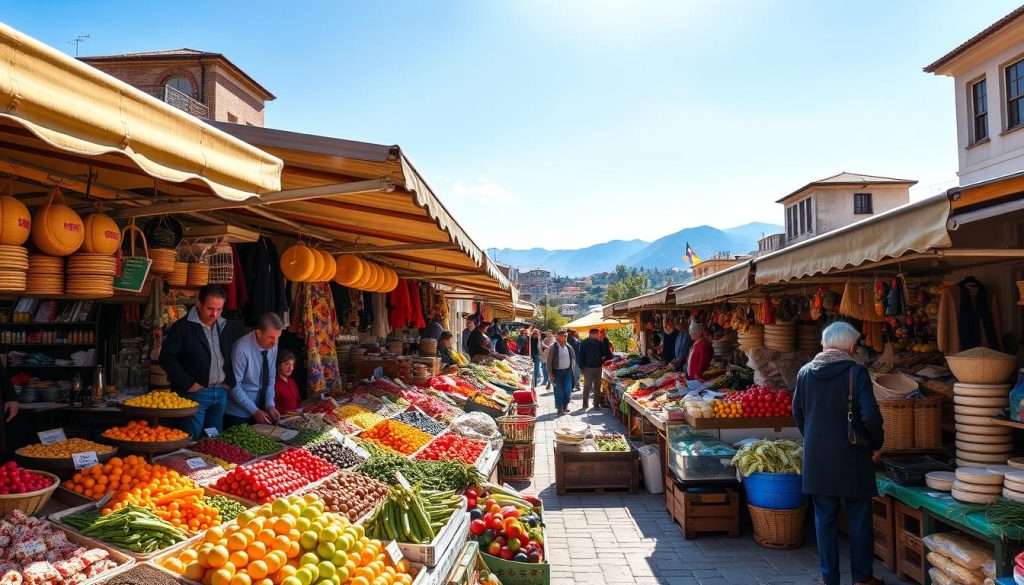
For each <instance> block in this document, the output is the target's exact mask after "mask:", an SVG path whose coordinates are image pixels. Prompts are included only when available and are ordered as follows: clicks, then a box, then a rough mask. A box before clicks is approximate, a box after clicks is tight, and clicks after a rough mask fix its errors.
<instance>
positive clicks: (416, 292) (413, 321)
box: [408, 280, 427, 329]
mask: <svg viewBox="0 0 1024 585" xmlns="http://www.w3.org/2000/svg"><path fill="white" fill-rule="evenodd" d="M408 283H409V324H410V325H412V326H413V327H415V328H416V329H423V328H425V327H426V326H427V322H426V320H424V319H423V304H422V303H421V302H420V283H419V282H417V281H415V280H409V281H408Z"/></svg>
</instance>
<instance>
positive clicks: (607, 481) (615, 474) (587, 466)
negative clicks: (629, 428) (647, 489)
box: [554, 445, 640, 495]
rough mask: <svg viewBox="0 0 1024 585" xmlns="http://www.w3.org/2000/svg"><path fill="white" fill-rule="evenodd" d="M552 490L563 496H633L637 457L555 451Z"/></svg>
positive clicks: (637, 481)
mask: <svg viewBox="0 0 1024 585" xmlns="http://www.w3.org/2000/svg"><path fill="white" fill-rule="evenodd" d="M554 453H555V489H556V490H557V492H558V495H565V494H567V493H595V494H597V493H604V492H629V493H631V494H633V493H636V492H637V490H638V489H639V487H640V474H639V472H638V467H639V461H640V454H639V452H638V451H637V450H636V448H635V447H633V445H630V447H629V451H605V452H601V451H597V452H589V453H582V452H572V451H559V450H557V449H555V451H554Z"/></svg>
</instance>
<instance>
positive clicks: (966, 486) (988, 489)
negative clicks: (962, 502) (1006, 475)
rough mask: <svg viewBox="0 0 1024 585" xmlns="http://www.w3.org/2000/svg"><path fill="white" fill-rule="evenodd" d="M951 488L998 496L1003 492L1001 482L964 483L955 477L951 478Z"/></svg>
mask: <svg viewBox="0 0 1024 585" xmlns="http://www.w3.org/2000/svg"><path fill="white" fill-rule="evenodd" d="M953 489H955V490H957V491H961V492H971V493H972V494H984V495H992V496H998V495H999V494H1001V493H1002V492H1003V484H999V485H981V484H976V483H966V482H962V481H960V480H959V479H956V480H953Z"/></svg>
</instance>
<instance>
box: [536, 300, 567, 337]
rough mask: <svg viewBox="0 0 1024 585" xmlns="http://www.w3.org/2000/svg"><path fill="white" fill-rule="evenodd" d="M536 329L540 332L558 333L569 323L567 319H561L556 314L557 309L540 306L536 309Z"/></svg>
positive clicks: (557, 313) (560, 316)
mask: <svg viewBox="0 0 1024 585" xmlns="http://www.w3.org/2000/svg"><path fill="white" fill-rule="evenodd" d="M535 321H536V324H537V327H539V328H540V330H541V331H556V332H557V331H558V330H559V329H561V328H562V327H565V324H566V323H568V322H569V320H568V319H566V318H565V317H563V316H562V315H561V313H559V312H558V308H557V307H551V306H548V305H541V306H539V307H537V317H536V318H535Z"/></svg>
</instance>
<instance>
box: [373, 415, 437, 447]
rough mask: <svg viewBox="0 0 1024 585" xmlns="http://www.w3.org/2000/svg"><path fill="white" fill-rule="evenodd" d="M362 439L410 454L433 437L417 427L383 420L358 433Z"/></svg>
mask: <svg viewBox="0 0 1024 585" xmlns="http://www.w3.org/2000/svg"><path fill="white" fill-rule="evenodd" d="M359 438H360V439H362V440H364V441H369V442H372V443H376V444H377V445H380V446H382V447H388V448H389V449H393V450H395V451H397V452H399V453H401V454H403V455H411V454H413V453H415V452H416V451H417V450H419V449H420V448H421V447H423V446H424V445H426V444H427V443H429V442H430V440H431V439H432V438H433V437H431V436H430V435H428V434H427V433H424V432H423V431H421V430H419V429H414V428H413V427H410V426H409V425H407V424H404V423H400V422H398V421H393V420H384V421H381V422H379V423H377V424H376V425H374V426H373V428H371V429H369V430H367V431H364V432H363V434H361V435H359Z"/></svg>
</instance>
